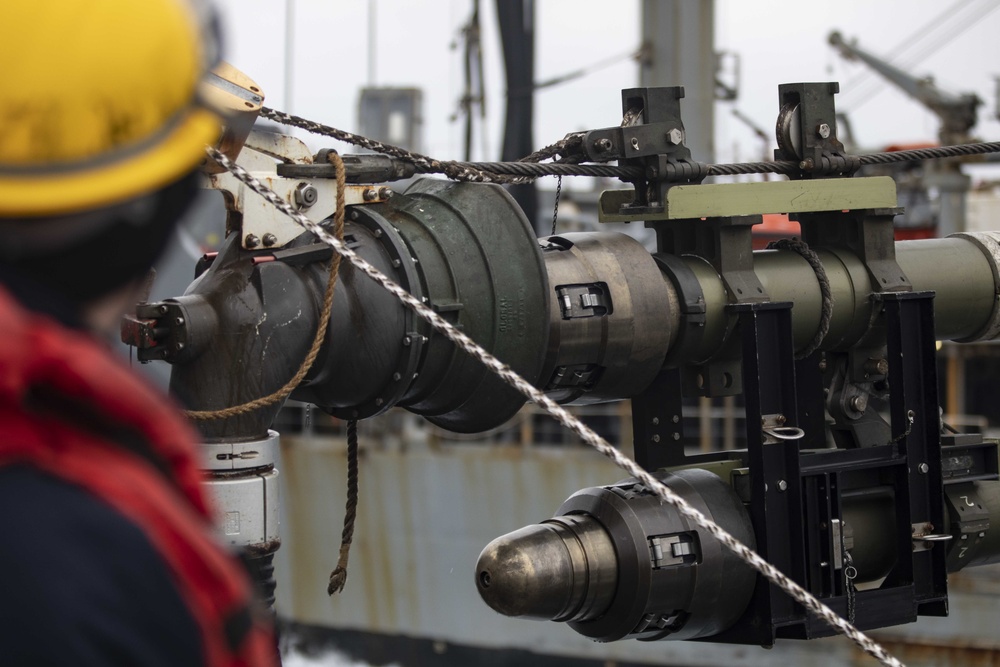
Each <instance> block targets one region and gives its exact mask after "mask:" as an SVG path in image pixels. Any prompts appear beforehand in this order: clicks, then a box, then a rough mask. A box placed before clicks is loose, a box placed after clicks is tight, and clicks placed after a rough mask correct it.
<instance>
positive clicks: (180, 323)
mask: <svg viewBox="0 0 1000 667" xmlns="http://www.w3.org/2000/svg"><path fill="white" fill-rule="evenodd" d="M174 324H176V325H177V326H183V324H184V318H183V317H175V318H174Z"/></svg>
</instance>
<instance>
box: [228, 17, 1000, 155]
mask: <svg viewBox="0 0 1000 667" xmlns="http://www.w3.org/2000/svg"><path fill="white" fill-rule="evenodd" d="M287 1H292V2H294V5H293V7H294V21H293V31H292V33H293V35H294V38H293V43H294V48H293V61H292V62H293V64H294V66H293V72H294V74H293V77H292V80H291V90H292V94H291V99H286V94H285V90H286V81H285V36H286V20H285V19H286V7H287V6H286V4H285V2H287ZM688 1H692V2H694V1H700V0H688ZM370 2H374V3H375V15H376V17H377V30H376V53H377V57H376V63H375V72H376V75H375V77H374V81H369V80H368V70H369V63H368V35H369V29H368V28H369V20H368V19H369V7H370V4H369V3H370ZM471 4H472V3H471V0H285V1H284V2H283V1H282V0H218V5H219V6H220V9H221V10H222V15H223V24H224V31H225V37H226V55H227V59H228V60H230V61H231V62H232V63H233V64H234V65H236V66H237V67H239V68H240V69H242V70H244V71H245V72H246V73H247V74H248V75H250V76H251V77H252V78H254V79H256V80H257V82H258V83H259V84H260V85H261V86H262V87H263V89H264V91H265V93H266V94H267V102H266V103H267V104H268V105H269V106H272V107H275V108H278V109H282V110H290V111H292V112H294V113H296V114H298V115H302V116H305V117H307V118H310V119H314V120H317V121H320V122H324V123H327V124H330V125H334V126H335V127H339V128H342V129H346V130H354V129H356V127H357V117H356V116H357V112H356V106H357V97H358V89H359V88H360V87H361V86H364V85H366V84H368V83H375V84H377V85H398V86H418V87H420V88H422V89H423V91H424V116H425V144H424V146H425V152H427V153H429V154H431V155H434V156H435V157H440V158H452V159H454V158H460V157H461V151H462V130H461V123H454V122H451V121H450V120H449V117H450V116H452V114H453V113H454V112H455V110H456V107H457V100H458V99H459V97H460V96H461V94H462V86H463V81H462V69H461V67H462V63H461V51H460V49H459V50H452V48H451V45H452V43H454V42H455V41H456V40H457V39H458V38H459V36H460V31H461V26H462V24H463V23H464V22H465V21H466V20H467V18H468V14H469V12H470V8H471ZM535 5H536V49H537V50H536V80H545V79H548V78H551V77H553V76H556V75H559V74H562V73H564V72H567V71H571V70H574V69H577V68H579V67H581V66H584V65H587V64H589V63H593V62H598V61H600V60H602V59H604V58H608V57H610V56H614V55H616V54H621V53H625V52H627V51H629V50H631V49H633V48H636V47H637V46H638V44H639V40H640V26H639V1H638V0H536V3H535ZM997 7H1000V2H998V1H997V0H810V1H808V2H805V1H801V0H716V50H717V51H723V50H724V51H729V52H735V53H739V54H740V57H741V62H742V77H741V81H740V84H741V97H740V99H739V100H738V101H737V102H736V103H735V105H736V106H737V107H739V108H740V109H741V110H742V111H743V112H744V113H746V114H747V115H748V116H750V117H751V118H753V119H754V120H756V122H757V123H758V124H759V125H761V126H762V127H764V128H767V129H768V130H769V133H770V128H773V126H774V119H775V116H776V114H777V108H776V105H777V102H776V100H777V86H778V84H779V83H785V82H795V81H824V80H834V81H840V83H841V91H842V94H841V95H840V96H839V98H838V110H842V111H847V112H849V113H850V115H851V120H852V123H853V126H854V130H855V134H856V135H857V138H858V140H859V143H861V144H862V145H864V146H868V147H873V148H874V147H878V146H882V145H888V144H892V143H899V142H916V141H933V140H935V139H936V135H937V122H936V119H935V118H934V116H933V115H931V114H930V113H929V112H927V111H925V110H924V109H923V108H922V107H920V105H918V104H917V103H915V102H913V101H911V100H910V99H909V98H907V97H905V96H904V95H903V94H901V93H899V92H896V91H895V90H894V89H893V88H892V87H891V86H889V85H879V83H878V82H879V81H880V80H879V79H878V77H877V75H866V72H867V69H866V67H865V66H864V65H861V64H858V63H848V62H845V61H844V60H843V59H842V58H840V57H839V56H837V55H836V54H835V53H834V52H833V50H832V49H831V48H830V47H829V46H828V45H827V42H826V38H827V35H828V33H829V32H830V31H831V30H833V29H838V30H840V31H841V32H842V33H843V34H844V35H845V36H847V37H850V38H857V39H858V40H859V43H860V44H861V45H862V46H864V47H866V48H868V49H869V50H871V51H873V52H876V53H879V54H884V55H887V56H888V55H901V56H902V60H901V61H902V62H903V63H904V64H905V63H911V62H913V61H914V60H916V59H921V60H920V62H919V64H917V65H915V66H914V67H913V68H912V69H913V71H914V72H915V73H917V74H920V75H925V74H929V75H933V76H934V78H935V80H936V81H937V82H938V83H939V84H941V85H942V86H943V87H945V88H946V89H947V90H949V91H952V92H975V93H976V94H978V95H979V96H980V97H981V98H983V100H984V101H985V102H986V103H985V105H984V106H983V107H981V108H980V124H979V130H978V132H979V136H981V137H982V138H984V139H987V140H993V141H995V140H998V139H1000V123H998V122H997V121H996V118H995V114H996V95H995V83H994V77H995V76H996V75H1000V38H998V37H997V36H998V35H1000V11H992V10H994V9H996V8H997ZM977 16H978V17H980V18H979V19H978V20H977V21H974V22H973V21H972V19H973V18H975V17H977ZM482 20H483V25H484V32H485V34H484V37H483V48H484V60H485V68H486V73H485V79H486V84H487V99H488V112H487V120H486V125H485V132H484V133H483V134H482V135H481V136H480V137H479V138H477V141H476V146H477V155H476V156H475V157H477V158H484V159H485V158H488V159H496V158H497V157H498V156H497V153H498V151H499V145H500V139H501V132H502V121H503V118H502V110H503V107H502V102H503V99H502V95H503V69H502V68H503V61H502V55H501V52H500V49H499V45H498V39H497V29H496V26H495V16H494V4H493V2H492V0H482ZM963 23H968V24H969V27H968V28H966V29H965V30H964V31H963V32H961V33H959V32H958V31H959V28H961V27H962V25H963ZM954 34H957V36H956V37H955V38H954V39H951V40H947V39H946V38H947V37H948V36H950V35H954ZM916 36H919V37H921V39H919V40H918V41H916V42H915V43H913V44H911V41H913V40H914V39H915V37H916ZM935 46H937V50H936V51H935V52H934V53H930V54H928V51H930V50H931V49H933V48H934V47H935ZM859 77H860V79H859ZM637 81H638V73H637V66H636V65H635V63H634V62H631V61H623V62H621V63H619V64H616V65H614V66H611V67H607V68H606V69H603V70H601V71H598V72H596V73H594V74H592V75H590V76H588V77H586V78H584V79H580V80H577V81H574V82H572V83H568V84H566V85H563V86H560V87H557V88H553V89H549V90H544V91H540V92H539V93H538V96H537V102H536V111H535V113H536V124H535V144H536V145H537V146H541V145H544V144H547V143H551V142H552V141H554V140H556V139H559V138H561V137H562V136H563V135H564V134H566V133H567V132H570V131H574V130H579V129H585V128H597V127H606V126H608V125H613V124H617V122H618V121H619V120H620V96H619V90H620V89H621V88H626V87H630V86H634V85H636V84H637ZM677 83H679V84H683V83H684V82H677ZM732 107H733V103H718V104H717V105H716V148H717V152H718V155H717V156H716V158H717V161H729V160H732V159H743V160H751V159H757V158H758V156H759V154H760V151H761V144H760V141H759V140H757V139H756V138H755V137H754V136H753V135H752V134H750V132H749V131H748V130H747V129H746V128H745V127H744V126H743V125H742V124H741V123H740V122H739V121H737V120H736V119H734V118H733V117H732V116H731V109H732ZM317 145H318V144H317Z"/></svg>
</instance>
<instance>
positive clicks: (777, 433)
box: [764, 426, 806, 440]
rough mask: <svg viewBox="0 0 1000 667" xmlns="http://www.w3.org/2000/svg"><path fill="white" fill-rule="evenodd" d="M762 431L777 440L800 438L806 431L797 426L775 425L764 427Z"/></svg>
mask: <svg viewBox="0 0 1000 667" xmlns="http://www.w3.org/2000/svg"><path fill="white" fill-rule="evenodd" d="M764 433H766V434H767V435H770V436H772V437H775V438H777V439H778V440H800V439H802V437H803V436H805V434H806V432H805V431H803V430H802V429H800V428H799V427H798V426H776V427H774V428H765V429H764Z"/></svg>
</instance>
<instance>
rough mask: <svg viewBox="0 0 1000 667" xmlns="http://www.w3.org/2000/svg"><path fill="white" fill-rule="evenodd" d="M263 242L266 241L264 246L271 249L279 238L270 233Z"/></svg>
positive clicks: (265, 235)
mask: <svg viewBox="0 0 1000 667" xmlns="http://www.w3.org/2000/svg"><path fill="white" fill-rule="evenodd" d="M263 240H264V245H265V246H267V247H268V248H270V247H271V246H273V245H274V244H275V243H277V242H278V237H277V236H275V235H274V234H272V233H271V232H268V233H267V234H264V239H263Z"/></svg>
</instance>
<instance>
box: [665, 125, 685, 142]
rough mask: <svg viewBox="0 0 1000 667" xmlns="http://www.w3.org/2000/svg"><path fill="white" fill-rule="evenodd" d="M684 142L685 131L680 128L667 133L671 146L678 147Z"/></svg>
mask: <svg viewBox="0 0 1000 667" xmlns="http://www.w3.org/2000/svg"><path fill="white" fill-rule="evenodd" d="M683 141H684V131H683V130H682V129H680V128H679V127H675V128H673V129H672V130H670V131H669V132H667V143H668V144H670V145H671V146H677V145H679V144H681V143H682V142H683Z"/></svg>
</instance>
